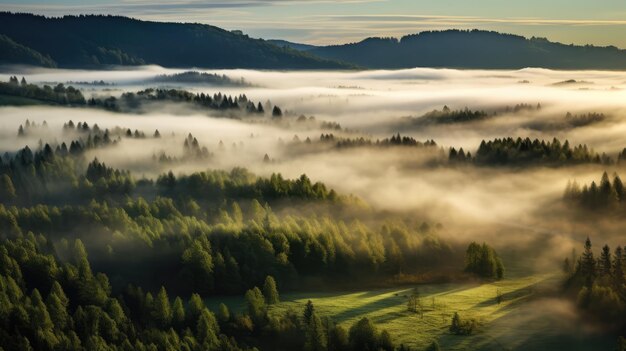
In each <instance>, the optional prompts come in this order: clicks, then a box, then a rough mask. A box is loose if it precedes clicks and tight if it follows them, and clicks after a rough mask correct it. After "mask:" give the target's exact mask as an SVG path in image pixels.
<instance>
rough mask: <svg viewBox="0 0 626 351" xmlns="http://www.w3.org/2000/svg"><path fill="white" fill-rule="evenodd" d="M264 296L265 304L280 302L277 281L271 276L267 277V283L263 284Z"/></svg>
mask: <svg viewBox="0 0 626 351" xmlns="http://www.w3.org/2000/svg"><path fill="white" fill-rule="evenodd" d="M263 296H265V303H267V304H268V305H273V304H276V303H278V302H280V300H279V297H278V289H277V288H276V281H275V280H274V277H272V276H271V275H268V276H267V277H265V283H264V284H263Z"/></svg>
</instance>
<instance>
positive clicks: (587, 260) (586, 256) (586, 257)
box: [580, 237, 596, 286]
mask: <svg viewBox="0 0 626 351" xmlns="http://www.w3.org/2000/svg"><path fill="white" fill-rule="evenodd" d="M580 269H581V273H582V275H583V278H584V279H585V282H586V285H587V286H591V284H592V283H593V280H594V279H595V276H596V260H595V258H594V257H593V251H591V240H590V239H589V237H587V240H585V250H584V251H583V254H582V257H581V262H580Z"/></svg>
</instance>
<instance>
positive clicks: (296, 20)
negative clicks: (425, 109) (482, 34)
mask: <svg viewBox="0 0 626 351" xmlns="http://www.w3.org/2000/svg"><path fill="white" fill-rule="evenodd" d="M0 10H5V11H21V12H34V13H39V14H46V15H55V16H58V15H63V14H88V13H100V14H101V13H106V14H120V15H126V16H131V17H136V18H141V19H147V20H158V21H176V22H201V23H208V24H213V25H216V26H219V27H223V28H226V29H241V30H243V31H244V32H245V33H247V34H249V35H251V36H253V37H263V38H280V39H287V40H293V41H299V42H305V43H312V44H331V43H345V42H351V41H358V40H361V39H363V38H365V37H368V36H401V35H404V34H410V33H416V32H419V31H423V30H430V29H447V28H462V29H468V28H479V29H491V30H497V31H501V32H507V33H515V34H521V35H524V36H542V37H547V38H549V39H551V40H554V41H561V42H565V43H576V44H586V43H590V44H596V45H616V46H619V47H622V48H626V1H625V0H595V1H590V0H525V1H507V0H436V1H424V0H338V1H326V0H183V1H170V0H110V1H102V0H56V1H50V0H0Z"/></svg>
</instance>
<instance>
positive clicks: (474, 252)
mask: <svg viewBox="0 0 626 351" xmlns="http://www.w3.org/2000/svg"><path fill="white" fill-rule="evenodd" d="M465 272H467V273H473V274H476V275H477V276H479V277H482V278H487V279H498V280H500V279H502V278H504V265H503V264H502V260H500V257H498V254H497V253H496V251H495V250H494V249H493V248H492V247H490V246H489V245H487V244H485V243H483V244H482V245H480V244H478V243H475V242H472V243H471V244H469V246H468V247H467V251H466V252H465Z"/></svg>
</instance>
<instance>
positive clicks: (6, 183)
mask: <svg viewBox="0 0 626 351" xmlns="http://www.w3.org/2000/svg"><path fill="white" fill-rule="evenodd" d="M16 197H17V194H16V192H15V187H14V186H13V181H12V180H11V178H10V177H9V176H8V175H7V174H3V175H2V176H0V202H2V201H11V200H14V199H15V198H16Z"/></svg>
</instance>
